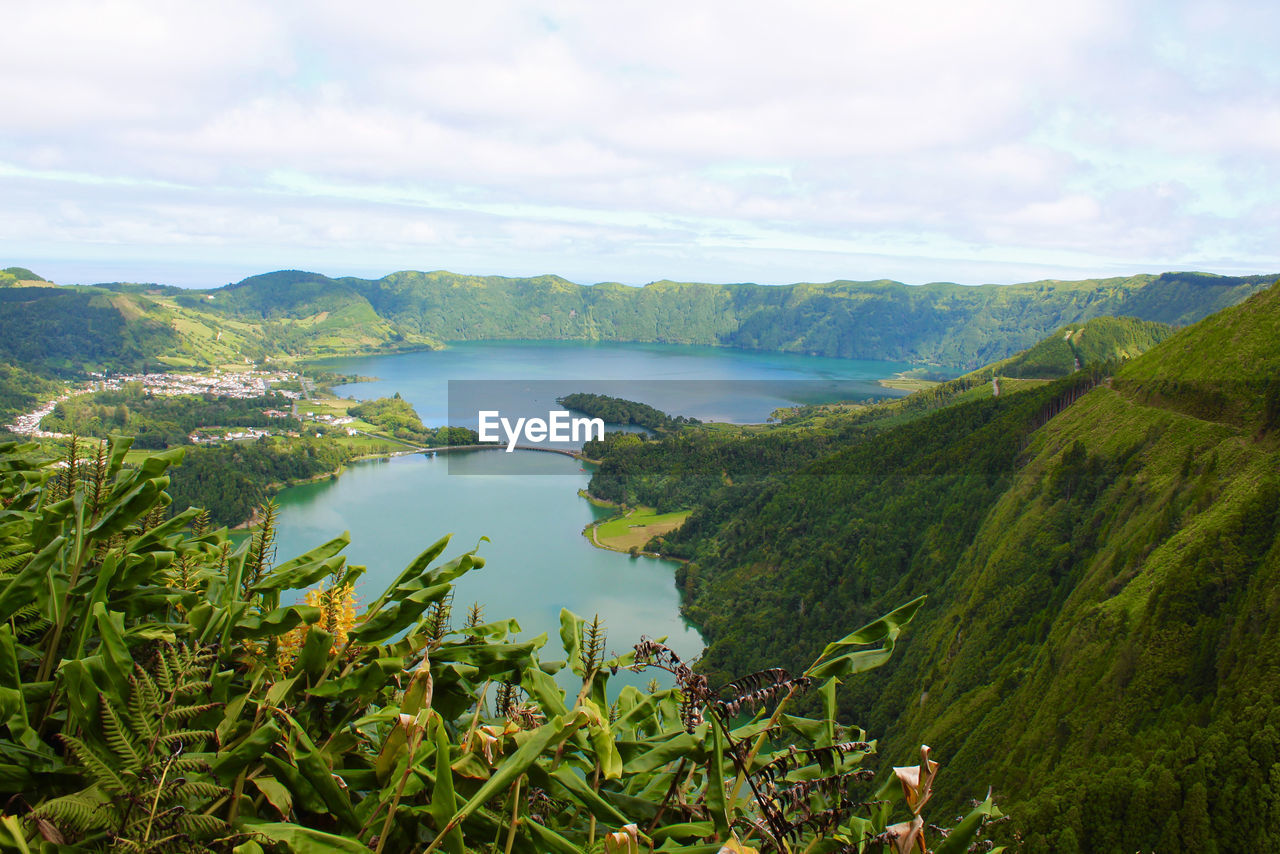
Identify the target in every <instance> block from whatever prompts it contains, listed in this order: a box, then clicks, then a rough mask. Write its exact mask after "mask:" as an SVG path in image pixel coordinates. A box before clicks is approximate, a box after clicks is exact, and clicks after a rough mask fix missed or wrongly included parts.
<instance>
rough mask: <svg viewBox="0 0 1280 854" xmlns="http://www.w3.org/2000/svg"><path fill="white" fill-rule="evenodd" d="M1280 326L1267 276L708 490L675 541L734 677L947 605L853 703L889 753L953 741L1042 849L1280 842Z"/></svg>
mask: <svg viewBox="0 0 1280 854" xmlns="http://www.w3.org/2000/svg"><path fill="white" fill-rule="evenodd" d="M1278 322H1280V287H1272V288H1271V289H1269V290H1267V291H1264V292H1261V293H1258V294H1256V295H1254V296H1253V297H1251V298H1250V299H1248V300H1246V301H1245V302H1244V303H1243V304H1241V305H1239V306H1236V307H1233V308H1228V309H1226V310H1224V311H1222V312H1221V313H1219V314H1216V315H1214V316H1212V317H1210V318H1208V319H1206V320H1204V321H1202V322H1200V323H1199V324H1197V325H1195V326H1192V327H1189V328H1187V329H1184V330H1182V331H1180V332H1178V333H1176V334H1174V335H1172V336H1171V337H1169V338H1167V340H1164V341H1162V342H1161V343H1159V344H1157V345H1156V346H1154V347H1152V348H1151V349H1150V350H1149V351H1148V352H1146V353H1145V354H1143V355H1141V356H1138V357H1137V358H1135V359H1133V360H1132V361H1131V362H1129V363H1127V364H1126V365H1124V366H1123V367H1121V368H1120V369H1119V370H1118V371H1117V372H1116V373H1115V375H1114V377H1113V378H1110V377H1107V376H1106V375H1105V374H1103V373H1101V372H1098V371H1092V372H1091V371H1081V372H1079V373H1077V374H1073V375H1072V376H1068V377H1066V378H1063V379H1060V380H1056V381H1054V382H1050V383H1047V384H1040V385H1035V386H1027V387H1024V388H1023V390H1021V391H1018V392H1016V393H1010V394H1002V395H1001V396H1000V397H998V398H991V397H987V399H977V400H975V399H964V398H960V399H961V400H963V402H960V403H957V404H955V405H953V406H949V407H947V408H945V409H941V410H938V411H934V412H931V413H929V414H926V415H923V416H922V417H919V418H916V419H915V420H913V421H910V422H908V423H905V424H899V425H897V426H893V427H890V428H888V429H884V430H882V431H879V432H874V431H871V432H869V433H867V434H866V435H864V436H863V437H861V438H860V439H858V440H856V441H853V442H852V443H851V444H850V445H849V446H848V447H847V448H846V449H845V450H842V451H838V452H836V453H834V454H830V455H828V456H825V457H823V458H822V459H821V460H819V461H817V462H814V463H811V464H810V465H808V466H807V467H806V468H803V469H802V470H800V471H799V472H798V473H795V474H791V475H787V476H784V477H782V478H781V480H780V482H775V483H773V484H766V485H764V486H758V487H744V488H743V489H741V490H740V491H739V492H738V493H737V494H730V493H728V492H726V493H721V494H719V495H713V496H712V497H711V498H710V499H709V500H708V501H707V503H706V504H705V505H704V506H703V507H702V508H701V509H700V510H698V511H695V513H694V515H693V516H692V517H691V518H690V520H689V522H688V523H687V524H686V528H685V529H683V530H682V531H681V532H680V534H678V535H676V536H675V537H673V538H671V539H672V542H671V543H670V544H669V547H670V549H671V550H672V551H674V552H675V553H677V554H684V555H685V556H686V557H689V558H692V562H691V563H689V564H688V565H687V566H686V567H685V569H684V570H683V571H682V573H681V578H680V580H681V584H682V587H683V590H684V593H685V595H686V597H688V598H687V601H688V603H689V614H690V616H691V617H692V618H693V619H694V620H695V622H697V623H698V624H699V625H700V626H702V627H703V630H704V635H705V636H706V637H707V640H708V641H709V648H708V650H707V653H706V655H705V658H704V665H703V666H704V667H705V668H706V670H707V671H708V675H709V676H710V677H711V678H712V681H713V683H714V682H715V679H716V678H717V677H719V676H721V675H722V674H724V673H727V672H730V671H738V672H740V671H741V670H742V669H749V668H750V667H751V666H752V665H753V664H755V663H756V662H759V661H771V662H778V661H782V662H784V663H785V664H787V665H788V666H794V664H795V663H796V662H797V661H801V660H803V659H804V657H805V656H806V655H808V654H810V652H811V651H812V649H813V648H815V647H818V646H820V645H821V640H820V638H822V637H824V632H825V631H826V630H827V629H828V627H829V626H830V625H833V624H836V623H838V622H840V621H842V620H849V619H854V620H856V619H857V617H858V616H859V615H861V614H863V613H872V612H874V611H875V610H876V608H878V607H881V605H882V604H883V603H885V602H902V601H907V600H909V599H911V598H913V597H914V596H916V595H919V594H921V593H927V594H928V595H929V597H930V598H929V600H928V602H927V604H926V606H925V608H924V609H923V610H922V611H921V612H920V614H919V615H918V616H917V618H916V622H915V623H914V624H913V627H912V630H911V632H910V633H909V636H906V637H904V639H903V640H902V642H901V643H900V644H899V648H898V651H897V652H896V653H895V658H894V659H893V660H892V661H891V662H890V663H889V664H888V665H886V667H885V668H883V669H881V670H879V671H877V672H876V673H875V674H874V675H873V676H872V677H871V678H870V679H867V680H865V681H864V682H861V683H859V684H858V685H856V686H851V688H850V689H849V690H848V693H846V694H844V695H843V697H842V704H843V705H844V707H845V708H846V709H847V710H850V711H852V712H853V713H854V717H855V718H856V719H858V720H860V722H862V723H863V724H864V725H866V726H867V727H868V728H869V729H871V730H873V731H877V732H885V733H886V737H885V738H884V739H883V740H882V744H881V752H882V755H883V756H884V757H885V759H884V761H885V762H886V763H887V764H900V763H901V761H902V760H904V759H906V758H908V757H909V755H910V753H911V750H912V749H913V748H912V746H913V745H919V744H920V743H921V742H925V743H928V744H930V745H933V746H934V749H935V755H936V756H937V757H938V758H939V759H940V761H942V762H943V767H944V769H946V771H945V773H947V774H948V776H949V777H950V778H951V779H953V780H956V781H966V782H967V784H968V785H969V786H970V787H971V788H970V791H969V792H968V793H967V795H968V796H971V797H978V798H980V797H982V794H983V792H984V791H985V788H986V786H987V785H988V784H990V785H992V786H994V788H995V791H996V794H997V796H998V797H999V798H1000V799H1001V802H1002V804H1003V805H1004V806H1006V807H1007V808H1008V809H1009V810H1010V811H1012V812H1013V813H1014V815H1015V823H1014V824H1013V828H1014V829H1015V830H1016V832H1017V836H1018V838H1020V839H1021V840H1022V842H1023V848H1022V850H1024V851H1028V852H1042V851H1055V852H1058V851H1066V852H1070V851H1107V852H1112V851H1114V852H1131V851H1134V850H1144V851H1149V850H1161V851H1163V850H1188V851H1212V850H1216V849H1215V847H1214V845H1215V843H1214V840H1227V839H1232V840H1235V841H1237V842H1238V843H1239V845H1241V846H1242V847H1251V848H1253V849H1255V850H1270V849H1272V848H1275V847H1276V846H1277V845H1280V838H1278V837H1277V831H1276V828H1277V827H1280V822H1277V821H1276V818H1277V817H1280V787H1277V786H1276V781H1277V777H1276V776H1275V772H1274V771H1273V765H1274V764H1275V762H1276V759H1277V757H1278V756H1280V753H1278V751H1280V712H1278V711H1277V706H1276V703H1275V700H1276V698H1277V695H1280V621H1277V620H1276V619H1275V615H1276V613H1277V607H1280V606H1278V605H1277V603H1276V600H1275V594H1274V590H1275V589H1277V585H1278V584H1280V577H1277V576H1280V537H1278V536H1277V531H1278V529H1280V525H1278V524H1277V523H1280V438H1278V437H1280V434H1278V433H1277V429H1276V428H1277V426H1280V418H1278V417H1277V416H1278V414H1280V382H1278V381H1277V379H1276V377H1277V376H1280V335H1278V334H1277V324H1278ZM908 400H909V399H908ZM607 462H608V461H607V460H606V463H607ZM594 488H595V487H594V485H593V490H594ZM946 804H947V805H948V806H956V807H958V806H959V803H958V798H954V799H953V800H952V801H948V802H946ZM1222 850H1225V849H1222Z"/></svg>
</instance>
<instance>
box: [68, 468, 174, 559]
mask: <svg viewBox="0 0 1280 854" xmlns="http://www.w3.org/2000/svg"><path fill="white" fill-rule="evenodd" d="M179 457H181V455H179ZM150 459H151V458H149V459H148V462H149V461H150ZM144 466H145V463H144ZM168 488H169V478H168V477H165V476H156V477H151V478H148V479H146V480H142V482H141V483H139V484H138V485H137V486H135V487H133V489H131V490H129V492H127V493H125V494H124V495H123V496H121V497H120V498H119V499H117V500H114V501H112V502H111V503H110V504H109V505H108V506H107V508H106V509H105V510H104V511H103V513H102V515H101V516H100V517H99V518H98V522H97V524H95V525H94V526H93V527H92V528H90V529H89V537H90V539H95V540H105V539H107V538H108V537H111V536H114V535H115V534H118V533H120V532H121V531H123V530H124V529H125V528H127V527H128V526H129V525H132V524H134V523H136V522H137V520H138V517H140V516H141V515H142V514H143V513H145V512H147V511H148V510H150V509H151V508H152V507H154V506H155V504H156V502H157V501H159V500H160V496H161V495H162V494H163V493H164V491H165V490H166V489H168Z"/></svg>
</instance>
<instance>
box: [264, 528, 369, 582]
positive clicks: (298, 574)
mask: <svg viewBox="0 0 1280 854" xmlns="http://www.w3.org/2000/svg"><path fill="white" fill-rule="evenodd" d="M350 543H351V532H350V531H343V532H342V536H340V537H334V538H333V539H332V540H330V541H329V542H327V543H325V544H324V545H320V546H316V547H315V548H314V549H311V550H310V551H308V552H306V553H304V554H301V555H299V556H297V557H295V558H293V559H292V560H287V561H285V562H284V563H282V564H280V565H279V566H277V567H276V568H275V569H273V570H271V572H269V573H268V574H267V575H266V576H265V577H264V578H263V579H262V580H261V581H259V582H258V583H257V584H255V585H253V592H255V593H266V592H267V591H269V590H301V589H302V588H305V587H310V586H311V585H312V584H315V583H316V582H317V581H319V580H320V579H322V578H327V577H328V576H330V575H334V574H335V573H337V572H339V571H340V570H341V569H342V565H343V563H345V562H346V558H344V557H341V556H339V555H338V553H339V552H341V551H342V550H343V549H345V548H346V547H347V546H348V545H349V544H350Z"/></svg>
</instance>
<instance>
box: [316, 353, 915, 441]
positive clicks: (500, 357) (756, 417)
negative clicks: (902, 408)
mask: <svg viewBox="0 0 1280 854" xmlns="http://www.w3.org/2000/svg"><path fill="white" fill-rule="evenodd" d="M324 366H325V367H326V368H330V369H332V370H335V371H339V372H342V373H347V374H356V375H359V376H366V377H376V378H377V379H376V380H375V381H374V382H368V383H356V384H353V385H347V386H339V387H338V388H336V389H335V391H336V392H337V394H338V395H339V396H341V397H345V396H348V395H351V396H354V397H357V398H360V399H362V400H363V399H367V398H372V397H388V396H390V395H392V394H394V393H396V392H399V393H400V394H401V396H403V397H404V398H405V399H407V400H408V401H409V402H410V403H412V404H413V405H414V408H416V409H417V411H418V415H419V416H421V418H422V421H423V423H424V424H426V425H427V426H429V427H435V426H440V425H442V424H444V423H446V421H448V422H450V423H452V424H453V425H454V426H473V427H474V425H473V424H472V425H468V424H466V423H465V421H466V420H467V419H465V418H464V419H459V418H457V417H454V418H450V417H449V409H450V407H449V399H448V398H449V383H450V381H454V382H455V383H457V382H465V381H477V380H479V381H485V382H488V383H497V382H502V381H505V382H507V383H510V384H513V385H514V384H516V383H519V382H521V381H531V382H533V383H535V384H536V386H537V388H538V389H539V391H540V392H541V391H547V390H549V389H550V390H553V392H554V393H553V394H552V401H554V396H555V395H558V394H569V393H572V392H576V391H584V392H597V393H605V394H613V395H614V396H617V397H627V398H628V399H631V400H640V401H642V402H643V403H648V404H650V405H651V406H656V407H657V408H659V409H661V410H663V411H665V412H668V413H670V414H672V415H688V416H692V417H694V418H700V419H702V420H703V421H731V422H735V423H752V422H761V421H764V420H765V419H767V418H768V417H769V414H770V413H771V412H773V410H774V409H777V408H778V407H780V406H791V405H794V404H796V403H810V402H825V401H830V400H849V399H860V398H864V397H868V396H896V395H899V394H901V392H895V391H891V390H888V389H885V388H884V387H883V386H880V385H878V384H877V383H876V380H878V379H880V378H883V377H888V376H892V375H893V374H895V373H897V372H899V371H905V370H909V369H910V368H911V366H910V365H908V364H905V363H901V362H872V361H859V360H852V359H828V358H823V357H818V356H802V355H798V354H795V353H759V352H754V351H747V350H730V349H725V348H717V347H689V346H683V345H674V344H615V343H583V342H569V341H495V342H476V341H468V342H462V343H458V344H451V345H449V348H448V349H446V350H435V351H422V352H417V353H399V354H395V355H391V356H368V357H358V358H349V359H331V360H327V361H326V362H324ZM455 390H456V386H455ZM457 409H458V407H457V406H455V407H454V410H455V414H456V412H457Z"/></svg>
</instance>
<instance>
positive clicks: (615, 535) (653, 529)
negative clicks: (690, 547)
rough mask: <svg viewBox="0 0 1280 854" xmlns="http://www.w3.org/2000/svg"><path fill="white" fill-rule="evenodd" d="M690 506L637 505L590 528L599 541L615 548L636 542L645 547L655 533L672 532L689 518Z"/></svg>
mask: <svg viewBox="0 0 1280 854" xmlns="http://www.w3.org/2000/svg"><path fill="white" fill-rule="evenodd" d="M689 512H690V511H688V510H678V511H676V512H675V513H659V512H658V511H656V510H654V509H653V508H652V507H636V508H635V509H632V510H628V511H627V512H626V513H624V514H623V515H621V516H615V517H613V518H610V519H606V520H605V521H603V522H600V523H599V524H597V525H592V526H590V528H589V529H588V530H589V532H590V536H591V540H592V542H594V543H595V544H596V545H598V546H600V547H602V548H606V549H613V550H614V551H619V552H625V551H630V550H631V548H632V547H633V546H634V547H636V548H640V549H642V548H644V546H645V543H647V542H649V540H651V539H653V538H654V537H657V536H661V535H663V534H669V533H671V532H672V531H674V530H675V529H676V528H679V527H680V526H681V525H683V524H684V520H685V519H688V518H689Z"/></svg>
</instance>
